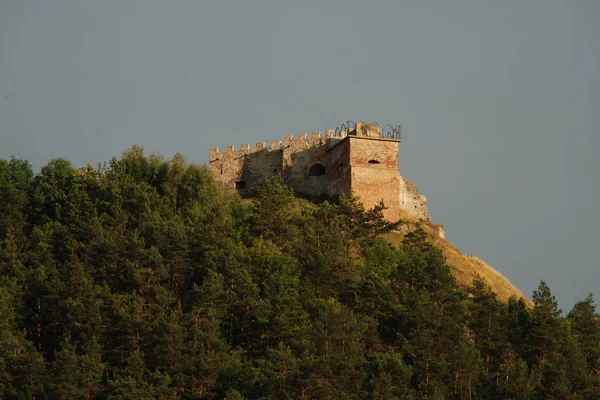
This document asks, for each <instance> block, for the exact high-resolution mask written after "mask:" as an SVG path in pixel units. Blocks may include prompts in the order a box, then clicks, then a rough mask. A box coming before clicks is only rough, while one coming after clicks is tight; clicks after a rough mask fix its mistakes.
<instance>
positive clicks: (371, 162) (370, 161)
mask: <svg viewBox="0 0 600 400" xmlns="http://www.w3.org/2000/svg"><path fill="white" fill-rule="evenodd" d="M369 164H380V162H379V161H377V160H369Z"/></svg>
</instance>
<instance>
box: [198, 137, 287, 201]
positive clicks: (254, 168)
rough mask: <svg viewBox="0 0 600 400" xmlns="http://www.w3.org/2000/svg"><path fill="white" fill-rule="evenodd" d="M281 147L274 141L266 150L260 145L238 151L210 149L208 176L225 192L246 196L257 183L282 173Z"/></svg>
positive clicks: (245, 147)
mask: <svg viewBox="0 0 600 400" xmlns="http://www.w3.org/2000/svg"><path fill="white" fill-rule="evenodd" d="M282 159H283V146H282V144H281V141H274V142H272V143H271V146H269V147H267V146H266V145H265V143H264V142H260V143H257V144H256V147H254V148H251V147H250V145H247V144H243V145H241V146H240V150H235V149H234V147H233V146H229V147H227V148H225V151H224V152H220V151H219V149H211V150H210V155H209V168H210V172H211V174H212V176H213V177H214V178H215V179H216V180H217V181H219V182H221V183H223V185H224V186H225V187H226V188H227V189H229V190H232V191H233V190H237V191H238V192H239V193H240V194H242V195H243V194H248V193H249V192H250V190H251V188H252V187H253V186H254V185H256V184H257V183H258V182H259V181H260V180H261V179H263V178H268V177H271V176H273V175H277V174H281V173H282V163H283V162H282Z"/></svg>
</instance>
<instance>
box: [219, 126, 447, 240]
mask: <svg viewBox="0 0 600 400" xmlns="http://www.w3.org/2000/svg"><path fill="white" fill-rule="evenodd" d="M348 125H349V127H348V128H346V126H342V128H341V129H336V130H335V131H333V130H328V131H327V132H326V133H325V135H322V134H321V133H320V132H313V133H312V135H311V136H310V137H309V136H308V135H307V134H306V133H300V134H298V135H297V136H296V137H294V136H293V135H286V136H285V138H284V141H283V143H281V141H274V142H272V143H271V145H270V146H266V144H265V143H264V142H260V143H257V144H256V147H254V148H251V147H250V145H248V144H243V145H241V147H240V149H239V150H235V149H234V147H233V146H229V147H226V148H225V151H223V152H220V151H219V149H211V150H210V158H209V165H210V171H211V174H212V175H213V176H214V177H215V179H216V180H217V181H219V182H222V183H223V184H224V185H225V187H226V188H228V189H230V190H231V191H237V192H238V193H240V194H241V195H248V194H250V193H251V192H252V187H253V186H254V185H256V184H257V183H259V182H260V181H261V180H262V179H264V178H268V177H272V176H274V175H280V176H281V177H282V179H283V182H284V183H285V184H286V185H288V186H290V187H291V188H293V189H294V190H295V191H296V192H297V193H299V194H303V195H306V196H311V197H318V198H324V197H325V198H332V199H335V198H337V197H339V196H340V195H342V194H349V193H350V191H352V192H354V194H355V195H357V196H358V197H359V199H360V201H361V202H362V203H363V204H364V205H365V207H367V208H368V207H371V206H373V205H375V204H378V203H379V202H380V201H381V200H383V202H384V203H385V205H386V207H387V209H386V210H385V211H384V216H385V217H386V218H387V219H389V220H392V221H395V220H398V219H399V218H400V210H405V211H407V212H408V213H409V214H411V215H412V216H414V217H415V218H417V219H419V220H426V221H430V217H429V214H428V213H427V199H426V198H425V196H423V195H422V194H421V193H419V191H418V189H417V187H416V186H415V185H414V184H413V183H412V182H410V181H408V180H407V179H405V178H404V177H403V176H401V175H400V171H399V169H398V150H399V145H400V142H401V140H402V138H401V132H400V129H399V128H400V127H399V126H397V127H396V128H391V129H390V130H389V132H387V134H383V132H382V129H381V127H380V126H379V125H378V124H365V123H362V122H356V123H349V124H348ZM439 233H440V236H443V227H441V226H440V229H439Z"/></svg>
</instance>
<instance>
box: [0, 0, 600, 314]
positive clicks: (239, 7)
mask: <svg viewBox="0 0 600 400" xmlns="http://www.w3.org/2000/svg"><path fill="white" fill-rule="evenodd" d="M599 71H600V2H599V1H597V0H587V1H586V0H574V1H566V0H562V1H558V0H530V1H522V0H515V1H507V0H505V1H493V0H489V1H475V0H472V1H466V0H455V1H447V0H437V1H427V0H420V1H399V0H393V1H372V2H366V1H348V0H344V1H342V0H339V1H293V2H289V1H281V0H279V1H271V2H265V1H238V2H231V1H201V0H197V1H192V0H188V1H184V0H180V1H174V0H170V1H162V0H160V1H159V0H129V1H125V0H103V1H84V0H52V1H43V0H38V1H33V0H0V158H8V157H10V156H11V155H13V154H14V155H16V156H19V157H23V158H27V159H29V160H30V161H31V162H32V163H33V165H34V167H35V168H36V169H39V168H40V167H41V166H42V165H44V164H45V163H46V162H48V161H49V160H50V159H52V158H55V157H65V158H68V159H70V160H71V161H72V162H73V164H75V165H86V164H87V163H88V162H92V163H93V164H96V163H97V162H99V161H107V160H109V159H110V158H111V157H113V156H119V155H120V154H121V152H122V151H123V150H125V149H126V148H128V147H130V146H131V145H132V144H134V143H137V144H141V145H143V146H144V147H145V148H146V150H147V151H148V152H149V153H150V152H158V153H161V154H164V155H165V156H168V157H170V156H172V155H173V154H174V153H175V152H178V151H179V152H182V153H183V154H184V155H185V157H186V158H187V159H188V160H190V161H194V162H198V163H203V162H206V161H207V157H208V149H209V148H210V147H220V148H223V147H225V146H227V145H231V144H233V145H236V146H239V144H241V143H252V144H254V143H255V142H258V141H266V142H269V141H271V140H276V139H282V138H283V135H284V134H286V133H297V132H305V131H307V132H310V131H316V130H320V131H324V130H325V129H329V128H335V127H336V126H338V125H340V124H341V123H342V122H343V121H346V120H349V119H350V120H364V121H368V122H370V121H378V122H380V123H392V124H397V123H398V124H402V125H403V127H404V132H403V133H404V141H403V143H402V144H401V150H400V169H401V172H402V173H403V174H404V175H405V176H407V177H408V178H409V179H411V180H413V181H414V182H415V183H416V184H417V185H418V187H419V188H420V190H421V191H422V192H423V193H424V194H425V195H426V196H427V198H428V200H429V205H430V212H431V214H432V216H433V219H434V220H435V221H439V222H443V223H445V224H446V231H447V236H448V238H449V240H450V241H451V242H452V243H453V244H454V245H456V246H457V247H459V248H460V249H461V250H462V251H463V252H465V253H474V254H477V255H478V256H480V257H482V258H483V259H484V260H486V261H487V262H488V263H490V264H491V265H492V266H494V267H495V268H496V269H497V270H498V271H500V272H501V273H502V274H504V275H505V276H507V277H508V278H509V279H510V280H511V281H512V282H513V283H515V284H516V285H517V286H518V287H519V288H520V289H521V290H523V291H524V292H525V293H526V294H527V295H529V296H531V292H532V290H533V289H535V288H536V287H537V285H538V283H539V280H540V279H544V280H546V281H547V282H548V284H549V285H550V286H551V288H552V290H553V293H554V294H555V295H556V296H557V298H558V300H559V302H560V304H561V306H562V307H563V308H564V309H565V311H567V310H568V309H570V307H571V306H572V304H573V303H574V302H575V301H578V300H583V299H584V298H585V296H586V295H587V294H588V293H589V292H593V293H594V294H595V297H596V300H597V301H600V289H598V286H599V283H600V261H599V258H598V254H597V253H596V251H598V247H599V246H598V243H599V240H598V229H599V226H600V211H599V210H598V208H597V206H598V204H599V201H598V200H599V197H600V185H599V180H600V179H599V178H598V172H599V171H600V161H598V157H597V155H596V153H597V152H598V151H599V150H600V132H599V128H598V127H599V126H600V116H599V114H600V73H599Z"/></svg>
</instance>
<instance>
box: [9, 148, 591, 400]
mask: <svg viewBox="0 0 600 400" xmlns="http://www.w3.org/2000/svg"><path fill="white" fill-rule="evenodd" d="M381 207H383V205H382V206H381ZM381 207H376V208H375V209H373V210H365V209H364V208H363V206H362V205H361V204H360V203H359V202H358V201H357V199H355V198H353V197H342V198H340V199H337V200H336V201H335V202H320V203H318V204H315V203H309V202H306V201H304V202H303V201H299V200H298V199H296V198H295V196H294V193H293V191H292V190H291V189H289V188H287V187H286V186H284V185H283V184H282V183H281V181H280V180H278V179H273V180H270V181H265V182H264V183H263V184H262V185H260V186H259V187H258V188H257V190H256V196H255V197H253V198H252V199H240V198H239V197H238V196H235V195H232V194H228V193H226V192H225V191H224V190H223V188H222V187H220V185H219V184H217V183H216V182H214V181H213V180H212V179H211V177H210V174H209V172H208V169H207V168H206V167H205V166H198V165H194V164H189V163H187V162H186V161H185V160H184V159H183V157H181V156H180V155H176V156H175V157H174V158H173V159H171V160H165V159H164V158H162V157H160V156H156V155H152V156H145V155H144V152H143V150H142V149H141V148H139V147H133V148H131V149H130V150H128V151H126V152H125V153H124V154H123V155H122V157H121V158H120V159H116V158H115V159H113V160H111V161H110V163H108V164H106V165H101V166H98V167H97V168H92V167H91V166H89V167H88V168H87V169H83V170H82V169H75V168H73V167H72V165H71V164H70V163H69V162H68V161H66V160H64V159H57V160H53V161H51V162H50V163H48V164H47V165H46V166H44V167H43V168H42V169H41V171H40V172H39V174H37V175H35V174H34V173H33V171H32V168H31V166H30V164H29V163H28V162H27V161H25V160H21V159H17V158H13V159H11V160H0V398H6V399H132V400H133V399H152V398H161V399H224V398H226V399H424V398H426V399H600V319H599V315H598V314H597V312H596V306H595V304H594V300H593V299H592V297H591V296H589V297H588V298H586V299H584V300H583V301H581V302H578V303H577V304H575V306H574V307H573V309H572V310H571V311H570V312H568V313H567V314H566V315H563V313H562V311H561V310H559V309H558V305H557V301H556V299H555V297H554V296H553V295H552V293H551V291H550V289H549V287H548V286H547V285H546V284H545V283H544V282H543V281H542V282H541V283H540V285H539V288H538V289H537V290H536V291H535V292H534V293H533V303H534V306H533V307H529V306H528V305H527V304H526V302H524V301H523V300H522V299H516V298H511V299H510V300H509V301H508V303H505V302H500V301H499V300H498V299H497V298H496V295H495V294H494V292H493V291H492V290H491V289H490V287H488V286H487V285H486V283H485V282H484V281H483V280H482V279H476V280H475V281H474V282H473V284H472V286H471V287H468V288H461V287H459V286H458V285H457V283H456V281H455V279H454V277H453V276H452V274H451V273H450V270H449V268H448V266H447V265H446V263H445V260H444V257H443V255H442V253H441V251H440V250H439V249H438V248H436V247H434V246H433V245H431V244H430V243H428V241H427V240H426V237H425V234H424V232H423V230H421V229H416V230H414V231H412V232H410V233H407V234H405V235H404V239H403V242H402V245H401V246H398V247H395V246H392V245H390V244H388V243H386V242H385V241H384V240H382V239H381V234H383V233H386V232H389V231H392V230H397V229H398V227H399V224H401V222H398V223H389V222H386V221H384V220H383V219H382V217H381V215H382V214H381V211H382V208H381Z"/></svg>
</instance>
